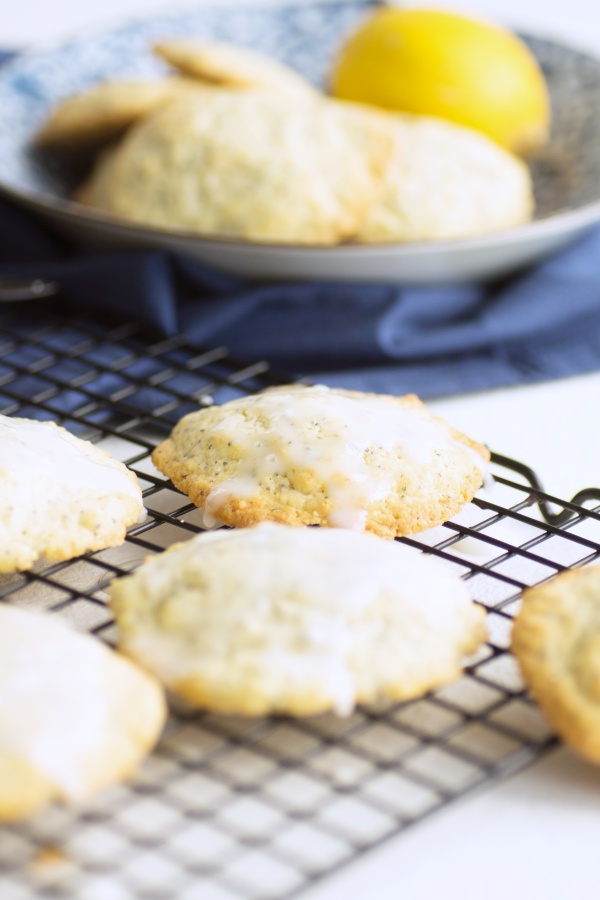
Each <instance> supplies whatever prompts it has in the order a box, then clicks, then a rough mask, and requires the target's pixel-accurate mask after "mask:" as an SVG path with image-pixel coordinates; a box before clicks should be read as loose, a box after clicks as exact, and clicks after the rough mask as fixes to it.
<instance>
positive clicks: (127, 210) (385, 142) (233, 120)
mask: <svg viewBox="0 0 600 900" xmlns="http://www.w3.org/2000/svg"><path fill="white" fill-rule="evenodd" d="M391 151H392V134H391V130H390V127H389V123H388V121H387V119H386V118H385V117H383V116H382V115H381V114H379V113H370V112H368V111H365V110H362V109H361V108H354V107H351V106H350V105H346V104H342V103H336V102H335V101H327V100H323V101H320V102H318V103H314V104H304V105H302V104H300V105H290V103H289V101H288V100H287V99H286V98H284V97H281V96H279V95H277V94H276V93H275V92H272V91H259V90H245V91H239V90H227V89H225V88H222V89H221V88H208V87H207V88H200V87H199V88H198V89H197V90H196V91H194V92H190V94H189V95H188V96H185V97H181V98H179V99H177V100H174V101H172V102H170V103H169V104H167V105H164V106H163V107H161V108H160V109H158V110H157V111H156V112H154V113H153V114H151V115H149V116H147V117H146V118H145V119H143V120H141V121H140V122H138V123H137V124H136V125H134V126H133V127H132V128H131V129H130V130H129V131H128V132H127V134H126V135H125V136H124V138H123V139H122V140H121V142H120V143H119V144H118V145H117V146H116V147H115V148H114V150H113V151H111V154H110V156H109V157H103V158H101V159H100V160H99V161H98V163H97V165H96V167H95V169H94V171H93V173H92V175H91V178H90V179H89V180H88V182H87V184H86V185H85V188H84V191H83V194H82V195H81V196H82V197H83V199H84V200H85V202H87V203H88V204H89V205H91V206H95V207H97V208H100V209H103V210H105V211H106V212H110V213H114V214H116V215H119V216H124V217H126V218H129V219H133V220H136V221H139V222H143V223H144V224H146V225H154V226H158V227H161V228H167V229H184V230H188V231H193V232H196V233H202V234H210V235H220V236H228V237H237V238H244V239H249V240H260V241H276V242H283V243H286V242H287V243H297V242H301V243H308V244H331V243H336V242H337V241H339V240H341V239H342V238H344V237H347V236H349V235H352V234H353V233H354V232H355V231H356V230H357V229H358V227H359V223H360V222H361V221H362V220H363V219H364V216H365V214H366V212H367V210H368V209H369V208H370V206H371V205H372V204H373V203H374V202H375V201H376V200H377V198H378V197H379V193H380V191H381V189H382V187H383V183H384V176H385V170H386V166H387V163H388V160H389V158H390V154H391Z"/></svg>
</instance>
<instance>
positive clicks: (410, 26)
mask: <svg viewBox="0 0 600 900" xmlns="http://www.w3.org/2000/svg"><path fill="white" fill-rule="evenodd" d="M331 89H332V93H333V94H334V96H336V97H338V98H340V99H343V100H353V101H357V102H361V103H369V104H373V105H375V106H381V107H384V108H385V109H391V110H401V111H404V112H411V113H417V114H420V115H431V116H438V117H440V118H444V119H450V120H451V121H453V122H458V123H459V124H462V125H466V126H469V127H470V128H475V129H477V130H479V131H482V132H484V134H487V135H488V136H489V137H491V138H493V139H494V140H495V141H497V142H498V143H499V144H501V145H502V146H504V147H507V148H508V149H509V150H512V151H514V152H517V153H529V152H531V151H533V150H536V149H537V148H539V147H540V146H541V145H542V144H543V143H544V141H545V140H546V139H547V136H548V129H549V123H550V102H549V98H548V90H547V87H546V83H545V81H544V77H543V75H542V72H541V70H540V68H539V66H538V64H537V61H536V60H535V58H534V56H533V55H532V53H531V52H530V51H529V49H528V48H527V47H526V46H525V44H524V43H523V42H522V41H521V40H519V38H518V37H516V36H515V35H514V34H511V33H510V32H509V31H506V30H505V29H503V28H499V27H498V26H496V25H491V24H488V23H486V22H482V21H478V20H475V19H471V18H466V17H464V16H460V15H456V14H454V13H449V12H443V11H441V10H434V9H401V8H398V7H384V8H382V9H381V10H378V11H377V12H376V13H374V14H372V15H371V16H370V17H369V18H368V19H366V20H365V22H364V23H363V24H362V25H361V26H360V27H359V28H358V30H357V31H356V32H355V33H354V34H353V35H351V36H350V38H349V39H348V40H347V42H346V43H345V45H344V46H343V47H342V49H341V52H340V54H339V56H338V59H337V61H336V63H335V66H334V71H333V74H332V81H331Z"/></svg>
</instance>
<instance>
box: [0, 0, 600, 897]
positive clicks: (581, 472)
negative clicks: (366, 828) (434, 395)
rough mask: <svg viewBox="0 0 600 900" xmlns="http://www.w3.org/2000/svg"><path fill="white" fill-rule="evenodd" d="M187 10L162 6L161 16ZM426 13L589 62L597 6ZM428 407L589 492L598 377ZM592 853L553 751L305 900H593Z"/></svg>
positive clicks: (91, 23) (589, 824)
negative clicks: (578, 54)
mask: <svg viewBox="0 0 600 900" xmlns="http://www.w3.org/2000/svg"><path fill="white" fill-rule="evenodd" d="M213 2H214V0H213ZM191 5H192V4H190V3H178V4H172V5H171V4H169V9H173V8H176V7H178V8H185V7H186V6H187V7H189V6H191ZM193 5H195V6H198V5H200V4H199V3H198V2H197V3H195V4H193ZM222 5H229V4H225V3H222ZM413 5H414V4H413ZM429 5H435V6H438V7H439V6H444V7H450V8H454V9H460V10H463V11H467V12H474V13H477V14H481V15H485V16H488V17H492V18H495V19H496V20H498V21H503V22H505V23H507V24H510V25H513V26H515V27H518V28H521V29H526V30H529V31H533V32H537V33H539V34H542V35H544V36H550V37H555V38H559V39H561V40H564V41H568V42H570V43H572V44H574V45H577V46H579V47H581V48H587V49H588V50H591V51H594V52H596V53H597V54H598V55H600V0H568V2H566V0H565V2H557V0H471V2H467V0H464V2H462V3H460V4H459V3H448V2H444V0H435V2H434V3H433V2H431V3H430V4H429ZM166 6H167V0H96V2H95V3H94V2H91V0H10V2H9V0H0V46H5V47H9V46H14V47H26V46H39V45H43V44H47V43H52V42H54V41H56V40H58V39H60V38H62V37H66V36H68V35H69V34H71V33H76V32H79V31H81V30H82V29H85V30H89V29H90V28H96V27H103V26H105V25H110V24H112V23H115V22H118V21H122V20H123V19H126V18H132V17H139V16H140V15H144V14H148V13H151V12H152V11H158V10H164V9H165V8H166ZM599 270H600V261H599ZM599 295H600V283H599ZM434 406H435V408H436V410H438V411H440V412H442V413H443V414H444V415H446V416H447V417H448V418H449V419H451V421H452V422H453V423H454V424H455V425H457V426H459V427H461V428H463V429H464V430H465V431H467V432H468V433H470V434H472V435H473V437H476V438H478V439H479V440H482V441H484V442H486V443H487V444H488V445H489V446H491V447H492V448H494V449H496V450H497V451H498V452H501V453H504V454H506V455H509V456H514V457H516V458H518V459H522V460H523V461H525V462H527V463H529V464H530V465H532V466H533V467H534V468H535V469H536V470H537V472H538V473H539V474H540V475H541V477H542V479H543V481H544V483H545V485H546V487H547V488H548V489H549V490H550V491H552V492H554V493H556V494H558V495H559V496H561V495H562V496H566V495H569V496H571V495H572V494H573V493H574V492H575V491H576V490H578V489H579V488H582V487H588V486H592V485H600V375H596V374H594V375H591V376H586V377H582V378H571V379H566V380H562V381H559V382H553V383H550V384H544V385H538V386H534V387H526V388H515V389H510V390H497V391H491V392H485V393H481V394H477V395H471V396H468V397H457V398H452V399H450V400H445V401H443V402H440V403H436V404H434ZM599 846H600V770H598V769H595V768H593V767H592V766H590V765H588V764H587V763H584V762H582V761H580V760H578V759H576V758H575V757H574V756H573V755H572V754H571V753H570V752H568V751H566V750H559V751H556V752H554V753H552V754H550V756H548V757H546V758H545V759H544V760H543V761H541V762H538V763H536V764H535V765H534V766H532V767H531V768H530V769H528V770H527V771H525V772H523V773H521V774H520V775H518V776H516V777H515V778H513V779H511V780H510V781H508V782H507V783H505V784H504V785H500V786H499V787H496V788H494V789H492V790H487V791H485V792H482V793H480V794H479V795H478V796H476V797H474V798H471V799H469V800H467V801H463V802H462V803H460V804H458V805H455V806H454V807H452V808H450V809H448V810H446V811H445V812H443V813H441V814H438V815H437V816H435V817H433V818H432V819H431V820H430V821H427V822H424V823H422V824H421V825H419V826H418V827H417V828H415V829H414V830H412V831H411V832H409V833H408V834H406V835H403V836H402V837H401V838H398V839H396V840H394V841H392V842H391V843H390V844H388V845H386V846H385V847H383V848H382V849H381V850H379V851H375V852H372V853H370V854H369V855H368V856H367V857H366V858H365V859H364V860H361V861H360V862H358V863H357V864H354V865H353V866H351V867H349V868H348V869H346V870H344V871H343V872H342V873H341V874H340V875H337V876H335V877H334V878H331V879H328V880H326V882H325V883H324V884H323V885H321V886H320V887H319V888H318V889H316V890H314V891H312V892H311V893H310V894H306V898H307V900H308V898H309V896H310V898H311V900H317V898H318V900H332V898H343V900H364V898H368V897H370V896H373V897H374V898H377V900H388V898H389V900H391V898H400V897H402V898H403V900H430V898H431V900H433V898H437V897H443V898H445V900H452V898H459V897H460V898H461V900H475V898H477V900H479V898H489V900H496V898H500V897H502V898H504V897H511V898H513V900H514V898H516V900H521V898H523V900H525V898H527V900H537V898H541V897H543V898H545V900H564V898H567V897H569V898H571V897H573V898H575V897H582V896H586V897H590V898H595V897H600V877H599V876H598V862H597V859H598V847H599Z"/></svg>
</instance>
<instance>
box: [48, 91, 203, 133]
mask: <svg viewBox="0 0 600 900" xmlns="http://www.w3.org/2000/svg"><path fill="white" fill-rule="evenodd" d="M191 86H193V85H191V84H190V82H187V81H185V80H184V79H182V78H165V79H161V80H156V81H150V80H148V81H106V82H102V83H101V84H98V85H94V86H93V87H91V88H90V89H89V90H88V91H85V92H83V93H81V94H75V95H73V96H71V97H67V98H66V99H65V100H63V101H62V103H59V104H58V105H57V106H56V107H55V108H54V109H53V110H52V111H51V113H50V115H49V116H48V118H47V119H46V121H45V122H44V123H43V124H42V127H41V128H40V130H39V131H38V133H37V135H36V139H35V140H36V143H37V144H38V146H40V147H63V148H67V149H68V148H71V147H81V146H83V145H86V146H90V147H91V146H95V145H97V144H102V143H106V142H108V141H111V140H114V139H115V138H117V137H118V136H119V135H121V134H122V133H123V132H124V131H125V130H126V129H127V128H129V126H130V125H131V124H132V123H133V122H135V121H137V120H138V119H141V118H143V117H144V116H146V115H148V113H150V112H151V111H152V110H154V109H156V108H157V107H159V106H161V105H162V104H163V103H166V102H168V101H169V100H171V99H172V98H173V97H175V96H180V95H181V94H182V93H184V92H185V91H188V90H190V89H191Z"/></svg>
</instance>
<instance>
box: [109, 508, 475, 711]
mask: <svg viewBox="0 0 600 900" xmlns="http://www.w3.org/2000/svg"><path fill="white" fill-rule="evenodd" d="M111 593H112V601H111V603H112V608H113V610H114V612H115V615H116V618H117V623H118V625H119V629H120V635H121V636H120V648H121V649H122V650H123V651H124V652H125V653H127V654H128V655H130V656H131V657H132V658H133V659H135V660H137V661H138V662H139V663H140V664H141V665H143V666H144V667H145V668H148V669H149V670H150V671H152V672H154V673H155V674H156V675H157V676H158V677H159V678H160V680H161V681H163V683H164V684H165V685H166V686H167V687H168V688H170V689H171V690H172V691H173V692H174V693H176V694H178V695H180V696H181V697H183V698H184V699H185V700H186V701H188V702H189V703H191V704H194V705H198V706H203V707H208V708H210V709H213V710H216V711H219V712H224V713H232V714H236V715H265V714H268V713H285V714H290V715H298V716H303V715H312V714H316V713H320V712H324V711H326V710H329V709H333V710H335V711H336V712H337V713H339V714H342V715H346V714H348V713H350V712H351V711H352V709H353V707H354V705H355V704H356V703H370V702H373V701H375V700H377V699H380V698H384V697H387V698H392V699H394V700H407V699H410V698H412V697H418V696H420V695H422V694H424V693H426V692H427V691H429V690H431V689H432V688H435V687H437V686H439V685H442V684H445V683H446V682H448V681H452V680H453V679H455V678H457V677H458V676H459V674H460V672H461V661H462V659H463V657H464V656H465V654H469V653H471V652H473V651H474V650H475V649H476V648H477V647H478V646H479V644H480V643H481V642H482V641H483V640H485V635H486V629H485V624H484V617H485V616H484V611H483V609H482V608H481V607H478V606H476V605H475V604H474V603H473V602H472V600H471V599H470V597H469V594H468V592H467V589H466V586H465V584H464V582H462V581H461V580H460V579H458V578H456V576H454V575H452V574H450V573H449V572H447V571H446V570H445V569H444V568H443V567H442V566H441V565H440V564H439V563H437V562H436V561H435V560H432V559H431V558H428V557H425V556H423V555H422V554H420V553H419V552H417V551H416V550H413V549H412V548H409V547H405V546H403V545H401V544H398V543H396V542H390V541H382V540H380V539H379V538H377V537H375V536H374V535H369V534H356V533H353V532H349V531H334V530H327V529H315V528H301V529H297V528H288V527H286V526H284V525H276V524H273V523H263V524H261V525H258V526H256V527H254V528H248V529H241V530H235V531H217V532H212V533H211V534H204V535H198V536H196V537H195V538H193V539H192V540H190V541H187V542H186V543H183V544H177V545H176V546H174V547H172V548H171V549H169V550H168V551H166V552H165V553H162V554H160V555H158V556H155V557H153V558H152V559H150V560H148V561H146V563H144V565H143V566H142V567H141V568H140V569H138V571H137V572H135V573H134V574H133V575H130V576H127V577H125V578H122V579H119V580H117V581H115V582H113V584H112V585H111Z"/></svg>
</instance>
